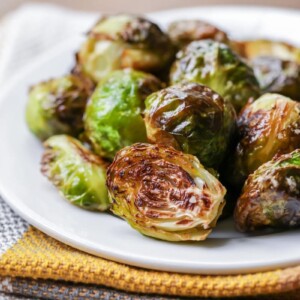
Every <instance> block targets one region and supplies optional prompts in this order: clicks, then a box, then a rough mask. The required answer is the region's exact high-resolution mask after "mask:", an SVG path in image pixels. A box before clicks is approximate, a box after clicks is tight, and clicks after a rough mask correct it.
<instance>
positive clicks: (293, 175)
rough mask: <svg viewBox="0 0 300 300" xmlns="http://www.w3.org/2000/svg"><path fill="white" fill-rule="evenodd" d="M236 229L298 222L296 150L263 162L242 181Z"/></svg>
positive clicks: (299, 196)
mask: <svg viewBox="0 0 300 300" xmlns="http://www.w3.org/2000/svg"><path fill="white" fill-rule="evenodd" d="M235 223H236V226H237V228H238V229H239V230H240V231H253V230H256V229H259V228H261V227H266V226H272V227H285V228H291V227H296V226H299V225H300V150H299V149H298V150H295V151H294V152H292V153H289V154H285V155H281V156H277V157H275V158H273V159H272V160H271V161H269V162H267V163H265V164H263V165H262V166H261V167H260V168H258V169H257V170H256V171H255V172H254V173H253V174H251V175H250V176H249V178H248V180H247V181H246V184H245V186H244V188H243V192H242V195H241V196H240V198H239V200H238V202H237V206H236V210H235Z"/></svg>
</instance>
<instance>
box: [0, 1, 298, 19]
mask: <svg viewBox="0 0 300 300" xmlns="http://www.w3.org/2000/svg"><path fill="white" fill-rule="evenodd" d="M27 2H28V0H9V1H7V0H0V16H2V15H4V14H6V13H7V12H9V11H11V10H13V9H15V8H17V7H18V6H20V5H22V4H24V3H27ZM30 2H39V3H42V2H48V3H53V4H58V5H62V6H65V7H69V8H73V9H78V10H86V11H99V12H103V13H116V12H132V13H143V12H149V11H155V10H163V9H171V8H178V7H188V6H201V5H223V4H232V5H264V6H279V7H288V8H296V9H297V8H298V9H300V1H299V0H246V1H245V0H231V1H230V0H151V1H149V0H148V1H145V0H144V1H143V0H126V1H125V0H110V1H104V0H86V1H82V0H32V1H30Z"/></svg>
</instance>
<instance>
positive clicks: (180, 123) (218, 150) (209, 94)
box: [145, 82, 236, 167]
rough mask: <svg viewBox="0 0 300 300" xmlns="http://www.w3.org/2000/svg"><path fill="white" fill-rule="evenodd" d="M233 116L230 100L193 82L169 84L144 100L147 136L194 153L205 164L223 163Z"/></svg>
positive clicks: (206, 165) (231, 131) (160, 142)
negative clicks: (225, 99)
mask: <svg viewBox="0 0 300 300" xmlns="http://www.w3.org/2000/svg"><path fill="white" fill-rule="evenodd" d="M235 119H236V117H235V111H234V108H233V106H232V105H231V103H229V102H225V101H224V100H223V98H222V97H221V96H219V95H218V94H217V93H215V92H214V91H212V90H211V89H210V88H208V87H206V86H204V85H200V84H197V83H193V82H185V83H181V84H177V85H174V86H171V87H168V88H166V89H163V90H160V91H158V92H156V93H153V94H151V95H150V96H148V98H147V99H146V109H145V123H146V129H147V136H148V139H149V140H150V141H151V142H152V143H156V144H166V145H169V146H173V147H174V148H177V149H178V150H182V151H183V152H186V153H189V154H193V155H195V156H197V157H198V158H199V160H200V162H201V163H202V164H203V165H204V166H205V167H217V166H218V165H219V164H220V163H221V162H222V160H223V158H224V155H225V154H226V151H227V148H228V145H229V143H230V140H231V137H232V133H233V130H234V129H235Z"/></svg>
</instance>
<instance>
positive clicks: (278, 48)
mask: <svg viewBox="0 0 300 300" xmlns="http://www.w3.org/2000/svg"><path fill="white" fill-rule="evenodd" d="M232 47H233V48H234V49H235V51H237V52H238V53H239V54H240V55H241V56H243V57H245V58H247V59H248V60H252V59H254V58H256V57H258V56H272V57H277V58H279V59H282V60H290V61H295V62H297V63H300V49H299V48H297V47H294V46H292V45H290V44H287V43H284V42H277V41H270V40H253V41H242V42H232Z"/></svg>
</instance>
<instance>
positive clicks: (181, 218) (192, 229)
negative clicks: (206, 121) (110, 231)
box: [106, 143, 226, 241]
mask: <svg viewBox="0 0 300 300" xmlns="http://www.w3.org/2000/svg"><path fill="white" fill-rule="evenodd" d="M106 183H107V186H108V191H109V196H110V198H111V201H112V207H111V209H112V211H113V213H114V214H116V215H118V216H120V217H122V218H123V219H125V220H126V221H127V222H128V223H129V224H130V225H131V226H132V227H133V228H134V229H136V230H138V231H139V232H140V233H142V234H145V235H148V236H151V237H155V238H158V239H162V240H167V241H188V240H192V241H200V240H204V239H205V238H206V237H207V236H208V234H209V233H210V232H211V230H212V228H213V227H214V226H215V224H216V222H217V219H218V217H219V215H220V214H221V212H222V208H223V206H224V195H225V193H226V190H225V188H224V187H223V186H222V184H221V183H220V182H219V181H218V180H217V179H216V178H215V177H214V176H213V175H211V174H210V173H209V172H208V171H206V170H205V169H204V167H203V166H202V165H201V164H200V162H199V161H198V159H197V158H196V157H194V156H192V155H189V154H183V153H182V152H180V151H177V150H175V149H174V148H172V147H168V146H163V145H160V146H157V145H149V144H142V143H139V144H134V145H132V146H129V147H126V148H124V149H122V150H121V151H119V152H118V153H117V155H116V157H115V160H114V161H113V163H112V164H111V165H110V167H109V168H108V171H107V182H106Z"/></svg>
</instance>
